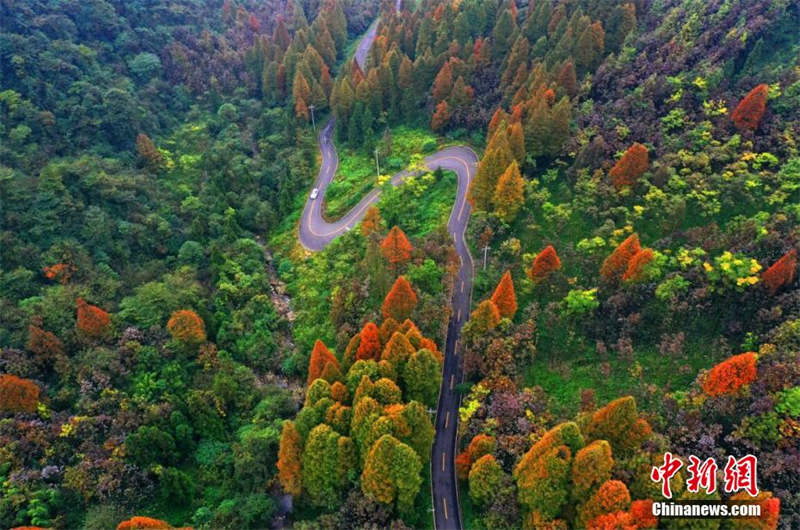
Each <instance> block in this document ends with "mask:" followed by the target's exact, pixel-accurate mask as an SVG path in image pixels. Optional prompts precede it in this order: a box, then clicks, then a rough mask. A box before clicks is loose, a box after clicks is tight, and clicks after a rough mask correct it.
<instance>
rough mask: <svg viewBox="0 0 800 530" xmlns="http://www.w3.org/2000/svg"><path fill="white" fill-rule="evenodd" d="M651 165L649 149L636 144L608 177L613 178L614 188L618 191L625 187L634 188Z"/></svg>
mask: <svg viewBox="0 0 800 530" xmlns="http://www.w3.org/2000/svg"><path fill="white" fill-rule="evenodd" d="M649 164H650V158H649V156H648V153H647V148H646V147H645V146H643V145H642V144H640V143H638V142H636V143H634V144H633V145H632V146H630V147H629V148H628V150H627V151H625V154H623V155H622V158H620V159H619V160H618V161H617V163H616V164H614V167H613V168H611V171H610V172H609V174H608V176H609V177H611V182H613V184H614V187H615V188H616V189H617V190H620V189H622V188H623V187H625V186H633V185H635V184H636V181H637V180H639V177H641V176H642V175H643V174H644V172H645V171H647V166H648V165H649Z"/></svg>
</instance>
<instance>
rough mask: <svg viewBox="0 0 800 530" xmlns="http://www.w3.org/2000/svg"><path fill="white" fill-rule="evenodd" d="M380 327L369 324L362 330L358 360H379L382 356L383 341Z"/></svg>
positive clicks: (357, 353) (372, 323) (357, 354)
mask: <svg viewBox="0 0 800 530" xmlns="http://www.w3.org/2000/svg"><path fill="white" fill-rule="evenodd" d="M379 333H380V332H379V331H378V326H376V325H375V323H374V322H367V323H366V324H365V325H364V327H363V329H362V330H361V341H360V342H359V344H358V351H357V352H356V360H361V359H373V360H376V361H377V360H378V359H379V358H380V355H381V339H380V335H379Z"/></svg>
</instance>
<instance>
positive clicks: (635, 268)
mask: <svg viewBox="0 0 800 530" xmlns="http://www.w3.org/2000/svg"><path fill="white" fill-rule="evenodd" d="M653 258H655V254H654V253H653V249H651V248H643V249H642V250H640V251H639V252H637V253H636V254H634V255H633V257H632V258H631V260H630V261H629V262H628V268H627V269H625V273H624V274H623V275H622V281H625V282H638V281H641V280H643V279H644V278H645V274H644V272H645V266H647V264H648V263H650V262H651V261H653Z"/></svg>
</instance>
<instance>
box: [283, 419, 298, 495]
mask: <svg viewBox="0 0 800 530" xmlns="http://www.w3.org/2000/svg"><path fill="white" fill-rule="evenodd" d="M302 451H303V444H302V440H301V439H300V434H299V433H298V432H297V428H296V427H295V425H294V422H292V421H286V422H284V424H283V431H282V432H281V441H280V445H279V447H278V480H280V483H281V486H283V491H285V492H286V493H288V494H289V495H300V493H301V491H302V476H301V474H300V455H301V454H302Z"/></svg>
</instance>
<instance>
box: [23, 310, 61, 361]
mask: <svg viewBox="0 0 800 530" xmlns="http://www.w3.org/2000/svg"><path fill="white" fill-rule="evenodd" d="M37 323H38V324H41V319H39V322H37ZM37 323H32V324H31V325H30V326H28V342H27V344H26V348H28V350H29V351H30V352H31V353H34V354H36V356H37V357H39V358H40V359H50V358H53V357H56V356H59V355H63V354H64V343H63V342H61V341H60V340H59V338H58V337H56V336H55V335H54V334H52V333H50V332H49V331H45V330H44V329H42V328H40V327H39V326H38V325H36V324H37Z"/></svg>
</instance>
